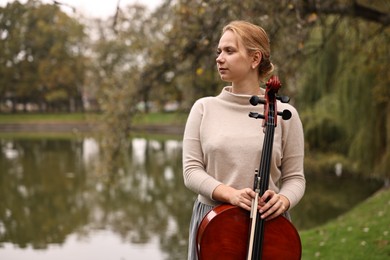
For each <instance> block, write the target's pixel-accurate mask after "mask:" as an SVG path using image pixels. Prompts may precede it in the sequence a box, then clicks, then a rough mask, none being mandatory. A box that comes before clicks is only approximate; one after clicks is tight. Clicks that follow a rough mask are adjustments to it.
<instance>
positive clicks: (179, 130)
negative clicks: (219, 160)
mask: <svg viewBox="0 0 390 260" xmlns="http://www.w3.org/2000/svg"><path fill="white" fill-rule="evenodd" d="M98 127H99V125H98V124H93V123H80V122H63V123H59V122H55V123H47V122H45V123H41V122H39V123H1V124H0V133H44V132H47V133H88V132H94V131H97V130H98V129H97V128H98ZM133 130H134V131H135V132H145V133H156V134H172V135H182V134H183V132H184V126H179V125H145V126H134V127H133Z"/></svg>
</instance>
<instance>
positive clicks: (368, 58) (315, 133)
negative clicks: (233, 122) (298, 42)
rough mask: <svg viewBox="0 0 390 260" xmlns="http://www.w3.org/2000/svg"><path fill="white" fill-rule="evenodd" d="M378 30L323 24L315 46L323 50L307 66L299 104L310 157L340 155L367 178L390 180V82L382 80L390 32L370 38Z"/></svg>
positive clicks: (340, 22)
mask: <svg viewBox="0 0 390 260" xmlns="http://www.w3.org/2000/svg"><path fill="white" fill-rule="evenodd" d="M378 29H380V28H379V27H378V26H377V25H375V24H367V23H364V22H361V21H356V20H350V19H343V20H340V19H339V18H338V17H328V18H327V19H326V22H325V23H323V24H319V25H318V26H317V28H315V29H314V30H313V31H312V35H311V38H310V41H312V43H313V44H315V43H317V42H320V43H321V45H320V46H319V47H318V48H319V51H318V52H316V53H315V54H314V55H313V58H312V59H309V60H308V61H307V62H306V64H305V66H304V75H305V77H303V78H302V89H301V90H300V92H299V96H298V103H299V107H300V108H301V114H302V120H303V124H304V128H305V135H306V140H307V147H308V148H309V149H310V150H311V151H333V152H339V153H340V154H344V155H345V156H347V157H348V158H349V160H350V161H351V162H355V163H357V165H358V167H359V168H360V169H361V170H362V171H363V172H366V173H367V174H375V175H377V176H382V177H383V178H389V176H390V174H389V172H388V171H386V170H384V169H385V168H387V169H389V165H388V160H387V159H385V158H389V146H390V143H389V135H390V128H389V127H388V124H389V123H388V116H387V113H388V109H389V108H388V107H389V104H390V102H389V101H390V95H389V91H388V85H389V84H390V81H389V78H388V76H387V74H388V73H385V72H383V73H384V74H382V75H378V73H381V72H382V71H384V70H386V67H387V64H388V63H387V62H388V60H389V59H390V56H389V53H388V50H386V48H384V47H383V46H384V45H383V42H388V38H387V36H386V34H387V33H389V30H388V29H387V31H386V30H385V32H386V33H385V34H372V33H371V32H372V31H376V30H378ZM330 31H331V32H330ZM368 34H372V36H371V37H368V36H367V35H368ZM310 41H309V42H310ZM346 43H349V44H346ZM385 45H386V44H385ZM373 53H375V57H378V58H377V59H373ZM378 93H381V94H379V95H378ZM386 176H387V177H386Z"/></svg>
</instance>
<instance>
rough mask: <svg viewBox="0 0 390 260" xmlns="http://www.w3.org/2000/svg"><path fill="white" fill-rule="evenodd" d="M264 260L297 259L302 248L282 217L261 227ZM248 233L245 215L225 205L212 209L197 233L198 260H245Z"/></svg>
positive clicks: (296, 235)
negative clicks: (262, 231) (262, 229)
mask: <svg viewBox="0 0 390 260" xmlns="http://www.w3.org/2000/svg"><path fill="white" fill-rule="evenodd" d="M264 227H265V229H264V242H263V250H262V258H261V259H264V260H270V259H271V260H279V259H280V260H286V259H287V260H295V259H296V260H299V259H301V254H302V246H301V240H300V237H299V234H298V232H297V230H296V229H295V227H294V226H293V225H292V224H291V222H290V221H289V220H288V219H286V218H285V217H283V216H279V217H277V218H274V219H272V220H269V221H266V222H265V225H264ZM249 232H250V218H249V212H248V211H246V210H244V209H242V208H239V207H237V206H232V205H228V204H222V205H219V206H217V207H215V208H214V209H212V210H211V211H210V212H209V213H207V214H206V216H205V217H204V218H203V220H202V222H201V223H200V225H199V229H198V234H197V238H196V241H197V247H198V248H197V249H198V250H197V251H198V259H199V260H219V259H220V260H222V259H223V260H245V259H247V250H248V239H249Z"/></svg>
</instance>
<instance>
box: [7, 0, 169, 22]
mask: <svg viewBox="0 0 390 260" xmlns="http://www.w3.org/2000/svg"><path fill="white" fill-rule="evenodd" d="M57 1H58V2H60V3H64V4H65V5H69V6H72V7H75V8H76V10H77V12H80V13H82V14H84V15H86V16H89V17H95V18H96V17H100V18H107V17H108V16H110V15H114V13H115V10H116V5H117V4H118V0H57ZM119 1H120V3H119V4H120V6H121V7H123V6H126V5H128V4H132V3H140V4H143V5H146V6H148V7H149V8H151V9H154V8H155V7H157V6H158V5H159V4H161V2H162V0H119ZM9 2H14V0H0V6H5V5H6V4H7V3H9ZM19 2H21V3H26V2H27V0H19ZM41 2H43V3H53V0H41ZM66 9H70V8H66V7H63V10H64V11H66V12H68V11H69V10H66ZM70 10H71V9H70Z"/></svg>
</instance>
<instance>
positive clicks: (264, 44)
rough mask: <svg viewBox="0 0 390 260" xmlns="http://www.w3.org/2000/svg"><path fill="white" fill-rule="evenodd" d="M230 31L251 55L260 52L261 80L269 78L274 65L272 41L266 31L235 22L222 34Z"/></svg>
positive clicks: (259, 68)
mask: <svg viewBox="0 0 390 260" xmlns="http://www.w3.org/2000/svg"><path fill="white" fill-rule="evenodd" d="M228 30H230V31H232V32H233V33H235V34H236V35H237V36H238V37H239V39H240V40H241V42H242V44H243V45H244V47H245V48H246V50H247V52H248V53H249V54H252V53H254V52H256V51H260V53H261V62H260V64H259V67H258V72H259V77H260V80H265V79H266V78H267V77H269V76H270V75H271V74H272V72H273V71H274V65H273V64H272V62H271V60H270V56H271V47H270V41H269V38H268V35H267V33H266V32H265V31H264V29H263V28H261V27H260V26H257V25H254V24H252V23H249V22H246V21H233V22H230V23H229V24H228V25H226V26H225V27H224V28H223V30H222V34H223V33H225V32H226V31H228Z"/></svg>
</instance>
